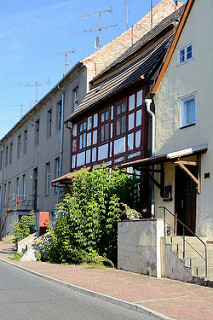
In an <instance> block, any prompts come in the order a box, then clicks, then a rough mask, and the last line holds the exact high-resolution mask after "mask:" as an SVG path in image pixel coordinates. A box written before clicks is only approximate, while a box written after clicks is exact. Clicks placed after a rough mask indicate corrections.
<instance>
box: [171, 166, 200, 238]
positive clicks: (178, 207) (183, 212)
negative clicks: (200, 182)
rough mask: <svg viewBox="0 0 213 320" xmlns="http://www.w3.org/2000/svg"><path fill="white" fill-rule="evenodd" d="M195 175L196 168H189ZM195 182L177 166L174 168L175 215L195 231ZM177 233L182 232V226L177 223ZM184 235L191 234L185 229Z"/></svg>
mask: <svg viewBox="0 0 213 320" xmlns="http://www.w3.org/2000/svg"><path fill="white" fill-rule="evenodd" d="M192 170H193V171H194V172H192V173H193V174H194V175H196V168H195V167H193V168H190V171H192ZM196 194H197V191H196V184H195V182H194V181H193V180H192V179H191V178H190V177H189V175H188V174H187V173H186V172H184V171H183V170H182V169H180V168H179V167H176V168H175V212H176V213H177V217H178V219H179V220H181V221H182V222H183V223H184V224H185V225H186V226H187V227H188V228H189V229H190V230H192V231H193V232H194V233H195V229H196ZM177 233H178V234H179V235H182V234H183V227H182V225H181V224H180V223H177ZM185 234H186V235H192V234H191V233H190V232H189V231H188V230H185Z"/></svg>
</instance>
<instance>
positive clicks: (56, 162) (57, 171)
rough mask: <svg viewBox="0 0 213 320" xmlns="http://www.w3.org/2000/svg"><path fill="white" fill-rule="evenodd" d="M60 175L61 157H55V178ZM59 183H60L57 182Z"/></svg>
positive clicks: (56, 190) (56, 189)
mask: <svg viewBox="0 0 213 320" xmlns="http://www.w3.org/2000/svg"><path fill="white" fill-rule="evenodd" d="M59 177H60V158H56V159H55V178H56V179H57V178H59ZM57 184H59V183H57ZM58 190H59V188H55V192H58Z"/></svg>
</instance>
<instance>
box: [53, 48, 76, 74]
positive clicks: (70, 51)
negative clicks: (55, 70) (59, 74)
mask: <svg viewBox="0 0 213 320" xmlns="http://www.w3.org/2000/svg"><path fill="white" fill-rule="evenodd" d="M69 53H75V49H73V50H69V51H65V52H61V53H55V54H52V56H59V55H61V54H64V57H65V63H64V75H65V74H66V73H67V67H68V66H69V63H67V55H68V54H69Z"/></svg>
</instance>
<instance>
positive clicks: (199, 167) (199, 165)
mask: <svg viewBox="0 0 213 320" xmlns="http://www.w3.org/2000/svg"><path fill="white" fill-rule="evenodd" d="M197 163H198V173H197V178H198V186H197V192H198V193H199V194H200V193H201V154H198V155H197Z"/></svg>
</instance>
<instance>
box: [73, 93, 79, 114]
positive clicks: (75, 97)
mask: <svg viewBox="0 0 213 320" xmlns="http://www.w3.org/2000/svg"><path fill="white" fill-rule="evenodd" d="M77 107H78V87H76V88H75V89H74V90H73V109H74V110H76V109H77Z"/></svg>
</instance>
